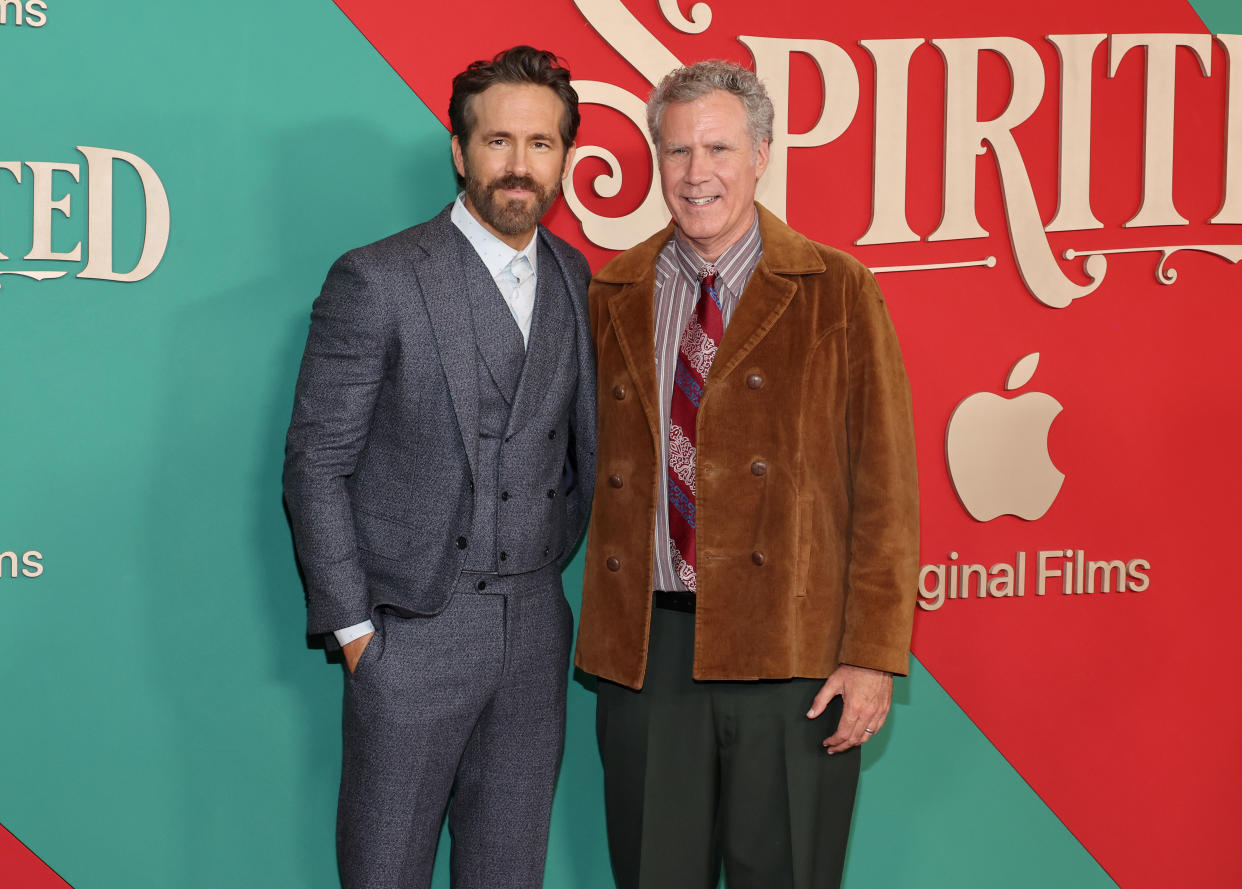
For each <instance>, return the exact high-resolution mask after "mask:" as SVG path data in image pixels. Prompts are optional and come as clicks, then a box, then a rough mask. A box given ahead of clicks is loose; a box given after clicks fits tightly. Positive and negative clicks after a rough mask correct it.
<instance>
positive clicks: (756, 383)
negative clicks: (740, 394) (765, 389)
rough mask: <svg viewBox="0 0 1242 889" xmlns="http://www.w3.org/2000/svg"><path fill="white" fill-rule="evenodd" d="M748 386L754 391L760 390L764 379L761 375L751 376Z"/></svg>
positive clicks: (747, 381) (747, 382) (748, 379)
mask: <svg viewBox="0 0 1242 889" xmlns="http://www.w3.org/2000/svg"><path fill="white" fill-rule="evenodd" d="M746 385H747V386H749V387H750V388H752V389H758V388H759V387H760V386H762V385H763V377H761V376H760V375H759V374H751V375H750V376H748V377H747V378H746Z"/></svg>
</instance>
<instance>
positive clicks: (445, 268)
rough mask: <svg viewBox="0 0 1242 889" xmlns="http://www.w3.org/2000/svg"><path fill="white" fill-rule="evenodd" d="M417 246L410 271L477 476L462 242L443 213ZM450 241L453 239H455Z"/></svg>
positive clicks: (475, 388)
mask: <svg viewBox="0 0 1242 889" xmlns="http://www.w3.org/2000/svg"><path fill="white" fill-rule="evenodd" d="M428 229H429V231H428V234H427V236H426V237H425V238H424V239H423V241H422V243H421V244H420V246H421V247H422V248H423V250H424V251H425V253H426V256H425V257H424V258H423V260H422V261H421V262H419V263H417V265H416V266H415V274H416V275H417V277H418V284H419V290H421V292H422V296H423V302H424V303H425V305H426V307H427V316H428V318H429V319H430V320H431V331H432V334H433V335H434V337H435V340H436V348H437V350H438V351H439V353H440V364H441V366H442V367H443V368H444V377H445V379H446V380H447V381H448V388H449V396H450V397H451V398H452V401H453V410H454V412H455V413H456V414H457V425H458V429H459V431H460V433H461V439H462V445H463V447H464V448H465V451H466V459H467V460H468V461H469V463H470V471H471V473H472V474H476V475H477V472H478V461H479V455H478V447H479V381H478V374H477V371H476V369H475V345H474V331H473V325H472V322H471V317H470V305H469V302H468V301H467V300H466V299H465V298H464V297H463V294H462V281H463V279H464V277H465V271H464V269H463V268H462V264H461V253H460V251H459V250H458V249H457V243H456V242H457V240H458V239H460V240H461V241H465V237H464V236H463V235H461V234H460V233H459V232H458V231H457V229H456V227H455V226H454V225H453V223H452V221H451V220H450V218H449V211H448V210H447V209H446V210H445V211H444V212H442V213H441V214H440V215H439V216H437V217H436V218H435V219H434V220H433V224H432V225H430V226H429V227H428ZM454 235H457V236H458V237H457V238H455V237H454Z"/></svg>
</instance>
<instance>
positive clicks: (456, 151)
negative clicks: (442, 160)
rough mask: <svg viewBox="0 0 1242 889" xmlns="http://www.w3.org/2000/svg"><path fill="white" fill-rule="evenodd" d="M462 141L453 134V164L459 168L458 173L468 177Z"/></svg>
mask: <svg viewBox="0 0 1242 889" xmlns="http://www.w3.org/2000/svg"><path fill="white" fill-rule="evenodd" d="M461 150H462V149H461V141H460V140H459V139H458V138H457V137H456V136H453V166H454V167H456V168H457V175H458V176H460V177H462V178H463V179H464V178H466V161H465V159H464V158H463V157H462V153H461Z"/></svg>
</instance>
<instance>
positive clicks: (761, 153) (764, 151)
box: [755, 139, 771, 182]
mask: <svg viewBox="0 0 1242 889" xmlns="http://www.w3.org/2000/svg"><path fill="white" fill-rule="evenodd" d="M770 142H771V140H770V139H764V140H763V141H762V142H760V143H759V147H758V148H756V149H755V181H756V182H758V181H759V177H760V176H762V175H763V171H764V170H766V169H767V168H768V145H769V143H770Z"/></svg>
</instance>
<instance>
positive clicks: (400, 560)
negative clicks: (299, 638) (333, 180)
mask: <svg viewBox="0 0 1242 889" xmlns="http://www.w3.org/2000/svg"><path fill="white" fill-rule="evenodd" d="M449 117H450V123H451V127H452V130H453V137H452V151H453V162H454V165H455V166H456V168H457V172H458V178H459V180H460V181H461V182H462V183H463V184H464V193H463V194H462V195H460V196H459V197H458V199H457V201H455V202H454V203H453V204H451V205H450V206H448V207H446V208H445V209H444V211H443V212H441V213H440V214H439V215H438V216H436V217H435V218H434V219H431V220H430V221H428V222H425V223H423V224H422V225H416V226H414V227H413V228H410V229H407V230H405V231H403V232H400V233H399V234H396V235H393V236H392V237H389V238H386V239H384V240H382V241H378V242H376V243H374V244H371V245H369V246H366V247H361V248H359V249H357V250H352V251H350V252H349V253H347V254H345V255H344V256H343V257H341V258H340V259H339V260H337V262H336V263H335V264H334V265H333V266H332V269H331V271H330V272H329V273H328V278H327V280H326V281H325V283H324V285H323V291H322V293H321V294H320V295H319V298H318V299H317V300H316V301H315V305H314V309H313V311H312V313H311V327H310V334H309V336H308V338H307V343H306V352H305V355H304V357H303V359H302V368H301V373H300V375H299V378H298V386H297V395H296V401H295V404H294V409H293V420H292V422H291V424H290V426H289V434H288V441H287V445H286V458H285V473H284V484H285V500H286V502H287V504H288V507H289V513H290V516H291V518H292V524H293V531H294V538H295V541H296V544H297V550H298V556H299V559H300V561H301V565H302V569H303V572H304V575H305V579H306V591H307V607H308V610H309V622H308V625H307V632H308V633H310V634H311V635H320V634H325V635H326V636H327V637H328V640H329V644H332V643H333V642H335V643H337V644H339V645H341V647H342V652H343V656H344V660H345V664H346V667H347V670H348V674H347V677H346V680H345V704H344V727H343V735H344V766H343V768H342V774H341V790H340V800H339V807H338V813H337V855H338V861H339V864H340V871H341V881H342V884H343V885H344V886H345V887H347V889H354V887H367V889H397V887H400V889H412V887H425V886H427V885H428V884H429V882H430V879H431V872H432V864H433V860H434V857H435V849H436V841H437V839H438V837H439V832H440V825H441V822H442V820H443V817H444V812H445V809H446V807H448V810H449V825H450V828H451V830H452V833H453V851H452V877H453V886H454V887H456V889H476V887H477V889H500V887H505V889H525V887H531V889H535V887H539V886H540V885H542V880H543V867H544V857H545V854H546V846H547V833H548V824H549V819H550V815H551V806H552V790H553V785H554V783H555V779H556V772H557V769H558V767H559V764H560V757H561V747H562V741H563V736H564V720H565V685H566V679H567V674H568V656H569V640H570V629H571V627H570V624H571V620H572V618H571V615H570V612H569V607H568V605H567V604H566V602H565V597H564V595H563V593H562V590H561V579H560V571H561V568H562V567H563V566H564V564H565V562H566V561H568V559H569V557H570V556H571V554H572V553H573V550H574V548H575V546H576V545H577V543H578V541H579V539H580V538H581V536H582V534H583V531H584V529H585V527H586V520H587V512H588V509H589V505H590V496H591V491H592V489H593V487H594V473H595V403H594V398H595V371H594V363H593V361H594V358H593V354H592V349H591V340H590V333H589V329H588V321H587V312H586V291H587V282H588V279H589V276H590V271H589V269H588V267H587V264H586V260H585V259H584V258H583V257H582V255H581V254H580V253H579V252H578V251H577V250H575V249H574V248H572V247H570V246H569V245H568V244H566V243H565V242H564V241H562V240H560V239H559V238H557V237H555V236H554V235H552V234H550V233H549V232H548V231H547V230H546V229H543V228H542V227H539V225H538V223H539V220H540V218H541V217H542V216H543V214H544V212H545V211H546V210H547V209H548V207H549V206H550V205H551V204H552V202H553V201H554V200H555V199H556V196H557V194H558V192H559V188H560V181H561V179H562V178H563V177H564V175H565V171H566V170H567V169H568V166H569V161H570V159H571V157H572V155H573V150H574V138H575V134H576V132H577V128H578V121H579V114H578V97H577V94H576V93H575V92H574V89H573V87H572V86H571V85H570V79H569V72H568V70H566V69H565V68H564V67H561V66H560V65H559V64H558V61H557V59H556V57H555V56H554V55H552V54H551V53H547V52H542V51H539V50H535V49H532V48H531V47H528V46H519V47H515V48H513V49H510V50H506V51H505V52H502V53H500V54H499V55H497V56H496V57H495V58H494V59H492V60H491V61H480V62H475V63H473V64H472V65H470V66H469V67H468V68H467V69H466V70H465V71H463V72H462V73H461V74H459V75H457V77H456V78H454V80H453V95H452V99H451V101H450V104H449ZM450 796H451V797H452V802H451V804H450V802H449V800H450Z"/></svg>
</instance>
